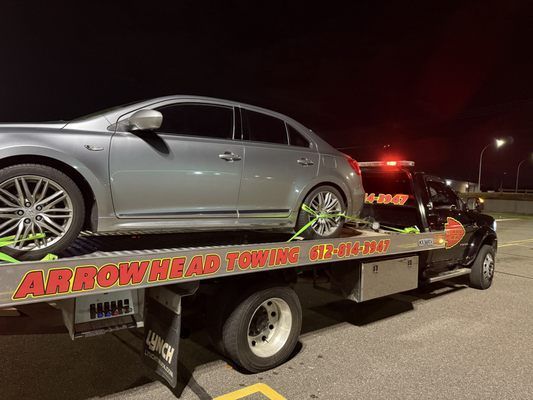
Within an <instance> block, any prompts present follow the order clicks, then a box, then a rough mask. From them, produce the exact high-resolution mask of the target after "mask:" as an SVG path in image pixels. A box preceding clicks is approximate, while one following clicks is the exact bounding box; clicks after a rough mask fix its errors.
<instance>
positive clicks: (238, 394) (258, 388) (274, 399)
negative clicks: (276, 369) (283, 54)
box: [213, 383, 287, 400]
mask: <svg viewBox="0 0 533 400" xmlns="http://www.w3.org/2000/svg"><path fill="white" fill-rule="evenodd" d="M255 393H261V394H262V395H264V396H266V397H267V398H268V399H269V400H287V399H286V398H285V397H283V396H282V395H281V394H279V393H278V392H276V391H275V390H274V389H272V388H271V387H270V386H268V385H265V384H264V383H256V384H255V385H252V386H248V387H245V388H242V389H239V390H236V391H234V392H231V393H228V394H223V395H222V396H218V397H215V398H214V399H213V400H238V399H243V398H245V397H247V396H250V395H252V394H255Z"/></svg>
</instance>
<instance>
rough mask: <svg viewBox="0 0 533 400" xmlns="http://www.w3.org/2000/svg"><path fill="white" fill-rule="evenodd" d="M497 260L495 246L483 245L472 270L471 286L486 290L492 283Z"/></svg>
mask: <svg viewBox="0 0 533 400" xmlns="http://www.w3.org/2000/svg"><path fill="white" fill-rule="evenodd" d="M495 260H496V257H495V251H494V248H493V247H492V246H491V245H488V244H485V245H483V246H481V249H479V252H478V253H477V256H476V259H475V260H474V263H473V264H472V268H471V270H470V286H472V287H474V288H476V289H481V290H485V289H488V288H489V287H490V286H491V285H492V279H493V278H494V265H495Z"/></svg>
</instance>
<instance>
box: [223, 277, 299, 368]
mask: <svg viewBox="0 0 533 400" xmlns="http://www.w3.org/2000/svg"><path fill="white" fill-rule="evenodd" d="M301 327H302V308H301V305H300V301H299V299H298V296H297V294H296V293H295V292H294V290H292V289H291V288H290V287H286V286H275V287H270V288H267V289H263V290H260V291H257V292H255V293H253V294H251V295H250V296H248V297H246V298H245V299H244V300H242V301H241V302H240V303H239V304H238V305H237V306H236V307H235V309H234V310H233V312H231V314H230V315H229V317H228V318H227V319H226V321H225V323H224V325H223V327H222V342H223V347H224V349H225V353H226V355H227V356H228V357H229V358H230V359H232V360H233V361H234V362H235V363H236V364H237V365H239V366H240V367H242V368H243V369H245V370H247V371H249V372H253V373H255V372H261V371H265V370H268V369H271V368H274V367H276V366H278V365H280V364H282V363H283V362H285V361H286V360H287V359H288V358H289V357H290V355H291V354H292V352H293V351H294V348H295V347H296V344H297V343H298V337H299V335H300V330H301Z"/></svg>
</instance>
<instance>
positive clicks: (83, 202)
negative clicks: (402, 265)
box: [0, 96, 364, 259]
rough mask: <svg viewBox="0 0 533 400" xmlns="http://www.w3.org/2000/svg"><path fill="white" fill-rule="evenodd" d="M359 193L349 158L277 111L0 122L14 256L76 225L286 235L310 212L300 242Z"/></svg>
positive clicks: (56, 244)
mask: <svg viewBox="0 0 533 400" xmlns="http://www.w3.org/2000/svg"><path fill="white" fill-rule="evenodd" d="M363 197H364V192H363V188H362V186H361V176H360V170H359V167H358V165H357V162H356V161H355V160H353V159H352V158H350V157H349V156H346V155H344V154H342V153H340V152H339V151H337V150H335V149H334V148H333V147H331V146H330V145H328V144H327V143H326V142H324V141H323V140H322V139H321V138H320V137H318V136H317V135H316V134H314V133H313V132H312V131H310V130H309V129H307V128H306V127H304V126H303V125H301V124H300V123H298V122H296V121H295V120H293V119H291V118H289V117H287V116H285V115H282V114H279V113H276V112H273V111H269V110H266V109H262V108H258V107H254V106H251V105H246V104H241V103H237V102H232V101H227V100H220V99H213V98H206V97H195V96H172V97H164V98H157V99H152V100H147V101H143V102H137V103H135V104H128V105H124V106H120V107H115V108H112V109H108V110H104V111H101V112H98V113H95V114H91V115H88V116H85V117H82V118H79V119H76V120H73V121H70V122H57V123H40V124H1V125H0V237H5V236H13V239H14V240H16V241H17V242H16V243H15V244H12V245H10V247H9V248H7V249H4V251H6V252H8V253H9V254H11V255H13V256H15V257H19V258H22V259H33V258H39V257H42V256H43V255H45V254H46V253H53V252H58V251H61V250H62V249H64V248H66V247H68V246H69V245H70V244H71V243H72V241H73V240H74V239H76V237H77V236H78V235H79V233H80V231H81V230H82V229H84V230H90V231H93V232H118V231H120V232H127V231H134V230H135V231H138V230H142V231H154V230H157V231H163V230H164V231H184V230H211V231H218V230H236V229H279V230H283V231H294V230H299V229H300V228H301V227H303V226H305V225H306V224H307V223H308V222H309V221H310V220H312V219H314V216H313V214H318V215H321V217H320V218H318V219H316V220H315V221H314V223H313V224H312V225H311V226H310V227H309V228H308V229H307V230H305V231H304V232H303V233H302V235H303V236H304V237H306V238H324V237H334V236H336V235H338V234H339V232H340V230H341V228H342V224H343V222H344V218H343V215H357V214H358V213H359V211H360V209H361V206H362V203H363ZM304 203H305V204H306V205H308V206H309V207H310V209H311V210H312V211H313V212H312V213H310V212H306V211H303V210H302V204H304Z"/></svg>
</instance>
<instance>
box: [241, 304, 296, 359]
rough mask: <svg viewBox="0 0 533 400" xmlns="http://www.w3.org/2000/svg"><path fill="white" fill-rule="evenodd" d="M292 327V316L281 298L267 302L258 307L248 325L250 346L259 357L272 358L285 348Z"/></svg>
mask: <svg viewBox="0 0 533 400" xmlns="http://www.w3.org/2000/svg"><path fill="white" fill-rule="evenodd" d="M291 327H292V314H291V310H290V307H289V305H288V304H287V302H286V301H285V300H283V299H280V298H277V297H275V298H271V299H268V300H265V301H264V302H263V303H261V305H260V306H259V307H257V308H256V309H255V311H254V313H253V315H252V318H251V319H250V323H249V324H248V346H249V347H250V350H251V351H252V353H254V354H255V355H256V356H258V357H263V358H264V357H271V356H273V355H274V354H276V353H277V352H278V351H280V350H281V349H282V347H283V346H285V343H287V340H288V339H289V336H290V333H291Z"/></svg>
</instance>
